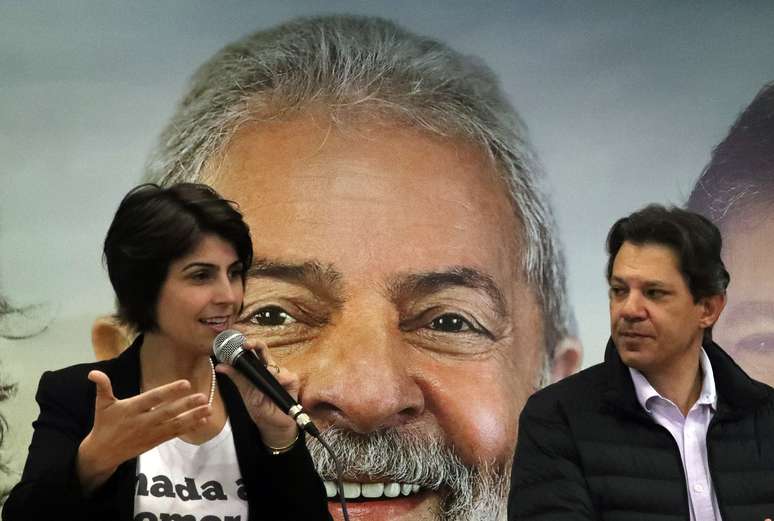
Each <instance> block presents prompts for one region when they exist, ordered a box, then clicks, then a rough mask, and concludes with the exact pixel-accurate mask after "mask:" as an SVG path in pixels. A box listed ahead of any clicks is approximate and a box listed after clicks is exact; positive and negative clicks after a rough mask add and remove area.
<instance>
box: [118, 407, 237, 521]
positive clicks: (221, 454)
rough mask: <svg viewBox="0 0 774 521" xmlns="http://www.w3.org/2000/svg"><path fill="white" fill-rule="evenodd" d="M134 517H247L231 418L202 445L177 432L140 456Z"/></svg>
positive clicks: (205, 520)
mask: <svg viewBox="0 0 774 521" xmlns="http://www.w3.org/2000/svg"><path fill="white" fill-rule="evenodd" d="M133 519H134V521H162V520H164V521H172V520H174V521H226V520H228V521H247V490H246V488H245V487H244V483H243V481H242V476H241V473H240V472H239V464H238V462H237V456H236V449H235V447H234V438H233V436H232V434H231V423H230V421H229V420H226V424H225V425H224V427H223V430H221V431H220V433H218V435H217V436H215V437H214V438H212V439H211V440H208V441H206V442H204V443H202V444H201V445H192V444H190V443H186V442H185V441H183V440H181V439H179V438H174V439H171V440H169V441H167V442H165V443H162V444H161V445H159V446H157V447H155V448H153V449H151V450H149V451H148V452H145V453H143V454H141V455H140V456H139V458H137V479H136V483H135V495H134V517H133Z"/></svg>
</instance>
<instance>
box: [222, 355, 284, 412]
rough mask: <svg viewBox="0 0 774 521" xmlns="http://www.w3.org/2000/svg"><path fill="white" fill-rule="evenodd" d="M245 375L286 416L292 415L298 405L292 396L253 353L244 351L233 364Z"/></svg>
mask: <svg viewBox="0 0 774 521" xmlns="http://www.w3.org/2000/svg"><path fill="white" fill-rule="evenodd" d="M233 365H234V367H236V368H237V369H238V370H239V371H240V372H241V373H242V374H243V375H245V376H246V377H247V379H248V380H250V381H251V382H252V383H253V385H255V386H256V387H257V388H258V389H260V390H261V392H263V393H264V394H265V395H266V396H268V397H269V398H270V399H271V401H273V402H274V403H275V404H276V405H277V407H279V408H280V409H282V412H284V413H285V414H290V408H291V407H293V406H294V405H297V403H296V401H295V400H294V399H293V397H292V396H290V394H289V393H288V392H287V391H286V390H285V388H284V387H282V386H281V385H280V384H279V382H278V381H277V379H276V378H274V376H273V375H272V374H271V373H270V372H269V370H268V368H267V367H266V366H265V365H263V364H262V363H261V361H260V360H259V359H258V357H257V356H255V354H254V353H253V352H252V351H248V350H247V349H245V350H243V351H242V353H241V354H239V355H237V357H236V358H235V359H234V362H233Z"/></svg>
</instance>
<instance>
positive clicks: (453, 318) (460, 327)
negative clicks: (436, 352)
mask: <svg viewBox="0 0 774 521" xmlns="http://www.w3.org/2000/svg"><path fill="white" fill-rule="evenodd" d="M430 329H432V330H434V331H443V332H445V333H459V332H461V331H474V330H475V328H474V327H473V325H472V324H471V323H470V322H468V321H467V320H466V319H464V318H462V317H461V316H460V315H457V314H455V313H446V314H445V315H441V316H439V317H436V318H434V319H433V320H431V321H430Z"/></svg>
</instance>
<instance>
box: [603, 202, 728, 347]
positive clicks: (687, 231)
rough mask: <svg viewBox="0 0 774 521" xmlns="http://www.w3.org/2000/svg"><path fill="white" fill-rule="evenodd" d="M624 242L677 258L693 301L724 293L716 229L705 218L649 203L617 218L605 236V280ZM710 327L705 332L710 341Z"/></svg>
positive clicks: (724, 276) (725, 282)
mask: <svg viewBox="0 0 774 521" xmlns="http://www.w3.org/2000/svg"><path fill="white" fill-rule="evenodd" d="M624 242H630V243H632V244H636V245H638V246H641V245H645V244H655V245H660V246H666V247H668V248H669V249H671V250H672V251H673V252H674V253H675V255H676V256H677V261H678V267H679V269H680V272H681V273H682V275H683V278H684V279H685V282H686V284H687V285H688V288H689V289H690V291H691V295H693V300H694V302H698V301H699V300H701V299H702V298H705V297H710V296H712V295H723V294H725V292H726V288H727V287H728V283H729V281H730V276H729V275H728V272H727V271H726V267H725V265H724V264H723V260H722V259H721V258H720V250H721V248H722V246H723V240H722V239H721V237H720V230H718V228H717V226H715V225H714V224H712V222H710V220H709V219H707V218H706V217H704V216H702V215H699V214H697V213H694V212H689V211H688V210H683V209H681V208H676V207H672V208H665V207H663V206H661V205H658V204H651V205H648V206H646V207H645V208H643V209H641V210H638V211H636V212H634V213H633V214H631V215H630V216H628V217H624V218H622V219H618V220H617V221H616V222H615V224H613V227H612V228H610V233H608V235H607V252H608V254H609V257H608V259H607V280H608V281H609V280H610V277H611V276H612V274H613V263H614V261H615V257H616V255H618V250H620V249H621V246H622V245H623V243H624ZM711 331H712V328H707V329H706V330H705V339H706V340H710V339H711V338H712V337H711Z"/></svg>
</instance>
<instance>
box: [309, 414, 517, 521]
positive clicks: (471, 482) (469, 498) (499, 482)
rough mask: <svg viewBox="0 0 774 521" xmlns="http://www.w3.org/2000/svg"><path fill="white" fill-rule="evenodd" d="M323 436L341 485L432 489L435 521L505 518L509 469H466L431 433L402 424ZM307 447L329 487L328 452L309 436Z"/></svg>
mask: <svg viewBox="0 0 774 521" xmlns="http://www.w3.org/2000/svg"><path fill="white" fill-rule="evenodd" d="M323 437H324V439H325V440H326V442H327V443H328V444H329V445H330V446H331V447H332V448H333V450H334V452H335V453H336V457H337V458H338V459H339V461H340V463H341V467H342V470H343V472H344V481H348V480H355V479H360V480H362V479H363V478H364V477H365V478H368V480H369V481H376V482H383V483H410V484H414V485H418V486H419V487H420V489H421V490H426V491H433V492H435V493H437V494H439V495H440V498H441V501H440V511H438V512H436V513H435V514H436V519H437V520H438V521H499V520H505V518H506V506H507V499H508V488H509V485H508V484H509V479H508V470H509V469H505V468H503V465H496V464H490V463H482V464H478V465H475V466H471V465H466V464H465V463H463V462H462V460H461V459H460V458H459V457H458V456H457V455H456V454H455V453H454V449H453V448H452V447H450V446H449V445H448V444H447V443H446V442H445V441H444V440H443V439H439V438H438V437H437V436H435V435H433V434H430V433H427V432H425V431H423V430H421V429H419V428H416V427H407V426H403V427H393V428H389V429H385V430H380V431H377V432H373V433H369V434H356V433H353V432H351V431H348V430H344V429H341V428H339V427H331V428H329V429H326V430H325V431H324V432H323ZM307 445H308V447H309V452H310V453H311V455H312V459H313V460H314V462H315V466H316V467H317V470H318V472H319V473H320V476H321V477H322V479H323V480H325V481H328V482H334V483H335V476H336V465H335V463H334V461H333V460H332V458H331V457H330V454H329V453H328V452H327V451H326V450H325V448H324V447H323V446H322V444H321V443H320V442H319V441H317V440H316V439H314V438H307ZM328 486H330V485H328ZM382 499H386V498H382ZM329 500H334V499H332V498H329ZM334 501H337V499H335V500H334Z"/></svg>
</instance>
